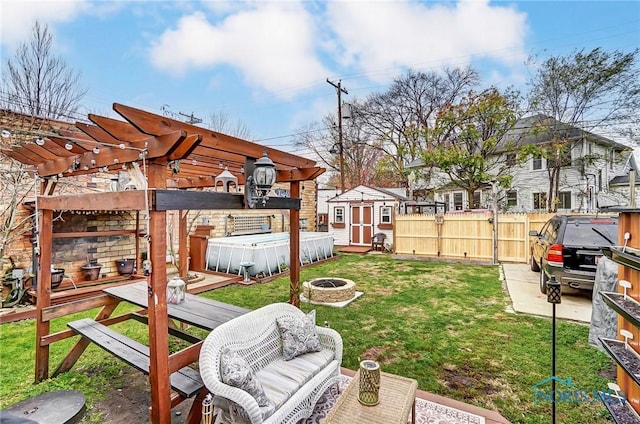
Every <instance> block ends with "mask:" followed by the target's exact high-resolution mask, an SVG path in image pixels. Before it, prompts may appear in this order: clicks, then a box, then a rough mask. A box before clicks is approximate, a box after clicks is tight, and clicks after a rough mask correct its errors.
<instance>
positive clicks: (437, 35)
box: [327, 0, 527, 78]
mask: <svg viewBox="0 0 640 424" xmlns="http://www.w3.org/2000/svg"><path fill="white" fill-rule="evenodd" d="M327 16H328V21H329V25H330V26H331V28H332V29H333V31H334V32H335V34H336V35H337V36H338V38H339V39H340V46H341V47H342V54H341V58H340V60H341V62H342V63H343V64H344V65H348V66H352V67H355V68H358V69H360V70H361V71H364V72H366V73H368V74H370V76H371V77H372V78H375V77H376V75H378V74H379V73H384V72H383V71H385V70H387V71H390V70H391V68H398V67H401V68H402V67H413V68H434V69H440V68H442V67H443V66H447V65H448V66H464V65H467V64H469V63H470V62H471V60H472V58H474V57H475V58H491V59H494V60H498V61H501V62H504V63H517V62H521V61H522V59H523V58H524V57H525V55H524V53H523V49H524V41H525V40H524V38H525V35H526V32H527V25H526V15H525V14H523V13H520V12H517V11H516V10H514V9H512V8H510V7H504V6H495V5H489V4H488V0H482V1H478V0H467V1H461V2H458V3H456V4H442V3H436V4H435V5H433V6H429V4H428V3H419V2H416V1H410V0H403V1H393V2H366V3H365V2H332V3H330V4H329V6H328V10H327Z"/></svg>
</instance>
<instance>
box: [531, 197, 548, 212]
mask: <svg viewBox="0 0 640 424" xmlns="http://www.w3.org/2000/svg"><path fill="white" fill-rule="evenodd" d="M546 208H547V193H533V209H546Z"/></svg>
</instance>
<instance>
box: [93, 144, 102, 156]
mask: <svg viewBox="0 0 640 424" xmlns="http://www.w3.org/2000/svg"><path fill="white" fill-rule="evenodd" d="M93 153H94V154H96V155H97V154H98V153H100V148H99V147H98V146H96V147H94V148H93Z"/></svg>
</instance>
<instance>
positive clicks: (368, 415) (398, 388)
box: [322, 371, 418, 424]
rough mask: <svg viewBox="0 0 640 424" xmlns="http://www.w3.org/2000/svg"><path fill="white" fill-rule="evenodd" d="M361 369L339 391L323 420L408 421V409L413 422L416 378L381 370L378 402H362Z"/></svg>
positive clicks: (342, 423) (343, 423)
mask: <svg viewBox="0 0 640 424" xmlns="http://www.w3.org/2000/svg"><path fill="white" fill-rule="evenodd" d="M359 386H360V371H358V372H356V375H355V376H353V379H352V380H351V382H350V383H349V385H348V386H347V388H346V389H345V391H344V392H343V393H342V394H341V395H340V397H339V398H338V400H337V401H336V404H335V405H334V407H333V408H331V411H329V415H327V418H325V420H324V421H322V422H323V423H325V424H328V423H334V424H358V423H362V424H394V423H397V424H407V421H408V420H409V413H411V423H412V424H415V422H416V390H417V389H418V382H417V381H416V380H414V379H411V378H406V377H401V376H399V375H395V374H389V373H386V372H381V373H380V392H379V394H378V400H379V403H378V404H377V405H375V406H365V405H362V404H361V403H360V402H359V401H358V388H359Z"/></svg>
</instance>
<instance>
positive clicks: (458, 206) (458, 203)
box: [453, 193, 462, 211]
mask: <svg viewBox="0 0 640 424" xmlns="http://www.w3.org/2000/svg"><path fill="white" fill-rule="evenodd" d="M453 210H455V211H461V210H462V193H453Z"/></svg>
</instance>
